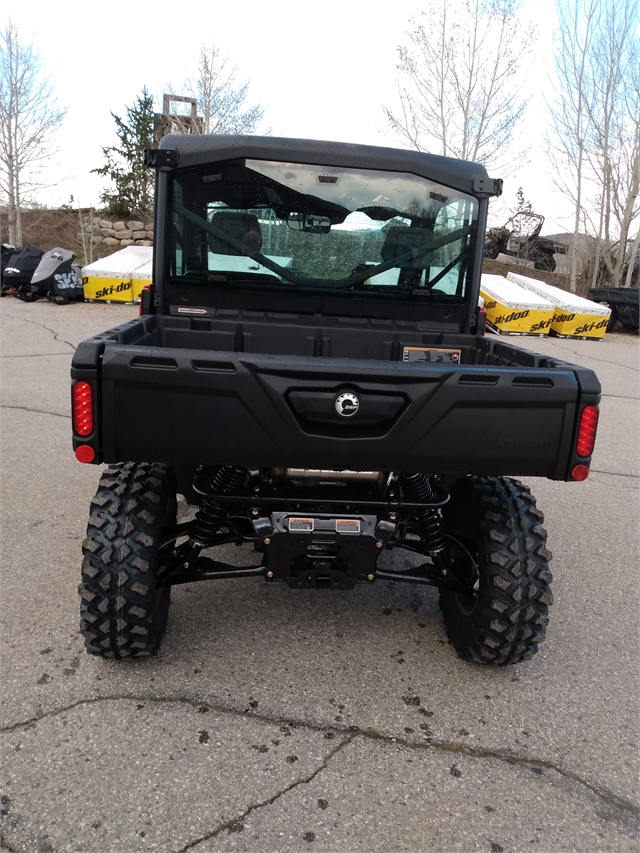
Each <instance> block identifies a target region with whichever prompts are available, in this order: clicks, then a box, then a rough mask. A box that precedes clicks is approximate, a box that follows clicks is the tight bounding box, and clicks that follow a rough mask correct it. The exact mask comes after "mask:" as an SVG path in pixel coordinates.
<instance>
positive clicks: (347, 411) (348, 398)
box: [335, 391, 360, 418]
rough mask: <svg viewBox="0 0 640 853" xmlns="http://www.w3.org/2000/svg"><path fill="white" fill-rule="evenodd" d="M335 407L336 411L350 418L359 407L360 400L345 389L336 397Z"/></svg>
mask: <svg viewBox="0 0 640 853" xmlns="http://www.w3.org/2000/svg"><path fill="white" fill-rule="evenodd" d="M335 407H336V412H337V413H338V414H339V415H342V417H343V418H350V417H352V416H353V415H355V413H356V412H357V411H358V409H359V408H360V400H358V398H357V397H356V395H355V394H351V393H350V392H349V391H345V392H344V393H343V394H338V396H337V397H336V402H335Z"/></svg>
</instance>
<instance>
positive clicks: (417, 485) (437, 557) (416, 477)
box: [401, 473, 447, 569]
mask: <svg viewBox="0 0 640 853" xmlns="http://www.w3.org/2000/svg"><path fill="white" fill-rule="evenodd" d="M401 482H402V490H403V492H404V494H405V496H406V497H407V498H408V499H409V500H411V501H415V502H416V503H417V502H418V501H424V502H425V503H430V502H431V501H433V489H432V488H431V483H430V482H429V478H428V477H427V475H426V474H417V473H416V474H405V475H404V476H403V477H402V481H401ZM416 519H417V521H418V531H419V533H420V538H421V539H422V541H423V542H424V545H425V548H426V550H427V552H428V553H429V555H430V556H431V558H432V559H433V562H434V564H435V565H436V566H437V567H438V568H439V569H444V568H446V565H447V561H446V559H445V553H446V546H445V542H444V536H443V534H442V526H441V524H440V514H439V512H438V510H437V509H433V508H428V507H425V508H424V509H420V510H418V511H417V512H416Z"/></svg>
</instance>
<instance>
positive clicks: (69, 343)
mask: <svg viewBox="0 0 640 853" xmlns="http://www.w3.org/2000/svg"><path fill="white" fill-rule="evenodd" d="M11 319H12V320H20V321H22V322H23V323H30V324H31V325H32V326H38V328H40V329H45V331H47V332H51V334H52V335H53V340H54V341H59V342H60V343H61V344H66V345H67V346H68V347H71V349H72V350H73V351H74V352H75V351H76V345H75V344H72V343H71V341H65V339H64V338H61V337H59V335H58V333H57V332H56V331H55V330H54V329H50V328H49V327H48V326H45V325H44V323H37V322H36V321H35V320H28V319H27V318H26V317H16V316H13V315H12V316H11Z"/></svg>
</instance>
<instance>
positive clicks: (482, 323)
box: [478, 305, 487, 335]
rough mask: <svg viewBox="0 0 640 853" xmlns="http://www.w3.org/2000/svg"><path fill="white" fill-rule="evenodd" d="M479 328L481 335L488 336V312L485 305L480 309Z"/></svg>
mask: <svg viewBox="0 0 640 853" xmlns="http://www.w3.org/2000/svg"><path fill="white" fill-rule="evenodd" d="M478 326H479V332H480V334H481V335H486V334H487V311H486V309H485V307H484V305H480V306H479V307H478Z"/></svg>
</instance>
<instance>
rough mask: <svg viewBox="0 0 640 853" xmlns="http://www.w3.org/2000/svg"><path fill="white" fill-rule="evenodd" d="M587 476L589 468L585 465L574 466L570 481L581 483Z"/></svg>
mask: <svg viewBox="0 0 640 853" xmlns="http://www.w3.org/2000/svg"><path fill="white" fill-rule="evenodd" d="M588 476H589V468H588V467H587V466H586V465H574V466H573V468H572V469H571V479H572V480H577V481H578V482H579V483H581V482H582V481H583V480H586V479H587V477H588Z"/></svg>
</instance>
